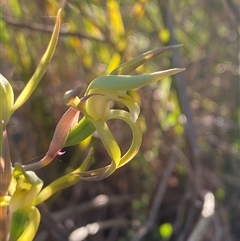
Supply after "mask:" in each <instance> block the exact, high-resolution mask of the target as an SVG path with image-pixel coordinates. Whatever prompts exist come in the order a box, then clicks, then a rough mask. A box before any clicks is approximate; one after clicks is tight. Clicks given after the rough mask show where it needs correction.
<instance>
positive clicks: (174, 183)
mask: <svg viewBox="0 0 240 241" xmlns="http://www.w3.org/2000/svg"><path fill="white" fill-rule="evenodd" d="M0 4H1V14H0V15H1V19H0V39H1V43H0V44H1V45H0V49H1V51H0V63H1V65H0V66H1V67H0V69H1V73H2V74H3V75H4V76H5V77H6V78H7V79H8V80H9V81H10V83H11V84H12V86H13V88H14V92H15V96H17V95H18V94H19V93H20V91H21V90H22V89H23V87H24V86H25V84H26V83H27V81H28V80H29V78H30V77H31V75H32V74H33V72H34V70H35V69H36V66H37V65H38V63H39V60H40V58H41V56H42V54H43V53H44V51H45V49H46V47H47V44H48V42H49V40H50V36H51V32H52V29H53V26H54V22H55V16H56V13H57V11H58V9H59V8H60V7H61V8H63V12H62V26H61V33H60V36H59V42H58V45H57V49H56V52H55V54H54V56H53V59H52V61H51V64H50V65H49V67H48V70H47V72H46V74H45V75H44V77H43V79H42V81H41V83H40V85H39V87H38V88H37V90H36V91H35V92H34V94H33V95H32V97H31V98H30V100H28V102H27V103H26V104H25V105H24V106H23V107H21V108H20V109H19V110H18V111H17V112H16V113H15V114H14V116H13V117H12V119H11V122H10V123H9V126H8V131H9V136H10V142H11V143H10V144H11V155H12V160H13V162H20V163H31V162H36V161H38V160H39V159H40V158H41V157H42V156H43V155H44V153H45V152H46V151H47V149H48V146H49V143H50V141H51V138H52V135H53V132H54V129H55V126H56V123H57V122H58V120H59V119H60V117H61V115H62V114H63V113H64V112H65V111H66V109H67V107H66V106H65V105H64V103H63V100H62V97H63V95H64V93H65V92H66V91H67V90H69V89H72V88H74V87H76V86H78V85H79V84H84V85H87V84H88V83H90V82H91V81H92V80H93V79H94V78H96V77H98V76H100V75H104V74H106V73H109V71H110V70H112V69H113V68H115V67H116V66H117V65H119V64H120V63H123V62H126V61H128V60H130V59H132V58H134V57H136V56H138V55H139V54H142V53H144V52H146V51H148V50H151V49H154V48H159V47H162V46H168V45H172V44H183V46H182V47H181V48H179V49H177V50H174V51H168V52H166V53H164V54H162V55H161V56H159V57H156V58H154V59H153V60H151V61H149V62H147V63H146V64H144V65H143V66H141V67H139V68H138V69H137V70H136V72H135V73H133V74H142V73H149V72H154V71H159V70H163V69H168V68H173V67H184V68H186V71H185V72H183V73H182V74H178V75H176V76H173V77H171V78H166V79H164V80H163V81H160V82H158V83H155V84H152V85H150V86H147V87H144V88H142V89H139V90H138V91H136V92H134V93H132V94H133V96H134V98H135V99H136V100H137V101H138V102H139V104H140V105H141V115H140V123H141V126H142V130H143V142H142V147H141V150H140V152H139V153H138V154H137V156H136V157H135V158H134V159H133V160H132V161H131V162H130V163H129V164H127V165H126V166H124V167H122V168H121V169H119V170H118V171H116V172H115V173H114V174H113V175H112V176H110V177H109V178H107V179H105V180H103V181H99V182H87V181H80V182H79V183H77V184H76V185H75V186H73V187H71V188H67V189H65V190H63V191H62V192H59V193H57V194H56V195H54V196H53V197H52V198H51V199H49V200H48V201H47V202H46V203H44V204H42V205H40V206H39V208H40V210H41V214H42V220H41V225H40V229H39V231H38V234H37V236H36V238H35V240H36V241H39V240H45V241H50V240H52V241H62V240H70V241H76V240H78V241H80V240H87V241H96V240H97V241H103V240H104V241H115V240H116V241H129V240H131V241H138V240H146V241H158V240H169V241H185V240H188V241H195V240H203V241H213V240H214V241H226V240H227V241H237V240H240V175H239V174H240V168H239V163H240V157H239V149H240V142H239V136H240V132H239V119H240V106H239V103H240V99H239V98H240V97H239V89H240V88H239V72H240V71H239V31H240V22H239V10H240V8H239V2H238V1H237V0H221V1H207V0H202V1H197V0H184V1H183V0H179V1H167V0H165V1H164V0H158V1H157V0H151V1H148V0H137V1H133V0H122V1H117V0H106V1H97V0H88V1H87V0H81V1H80V0H65V1H57V0H35V1H30V0H25V1H22V0H8V1H7V0H2V1H1V3H0ZM121 107H122V106H120V105H119V104H118V103H115V108H121ZM109 125H110V127H111V130H112V131H113V133H114V134H115V136H116V138H117V140H118V142H119V143H120V146H121V148H122V151H123V152H124V151H126V150H127V148H128V146H129V144H130V141H131V135H130V134H129V133H130V131H129V129H128V126H126V125H125V124H124V123H122V122H121V121H111V122H109ZM90 147H94V151H95V153H94V165H93V168H96V167H100V166H104V165H106V164H108V163H109V161H110V159H109V157H108V155H107V152H106V151H105V149H104V148H103V145H102V143H101V141H100V140H99V139H98V137H97V135H93V137H92V138H88V139H87V140H85V141H84V142H82V143H80V144H79V145H77V146H74V147H70V148H66V149H65V151H66V153H65V155H62V156H60V157H58V158H56V159H55V160H54V161H53V162H52V163H51V164H50V165H49V166H47V167H45V168H43V169H42V170H40V171H38V172H37V174H38V175H39V177H41V178H42V179H43V181H44V183H45V185H47V184H49V183H50V182H51V181H53V180H55V179H56V178H58V177H60V176H61V175H63V174H65V173H68V172H69V171H71V170H73V169H74V168H76V167H77V166H79V165H80V163H81V162H82V161H83V159H84V158H85V156H86V154H87V152H88V150H89V148H90ZM207 208H210V213H208V214H206V212H205V211H206V209H207ZM212 209H214V210H212ZM204 210H205V211H204ZM212 211H214V213H211V212H212ZM194 235H196V236H194ZM196 237H197V238H198V239H197V238H196Z"/></svg>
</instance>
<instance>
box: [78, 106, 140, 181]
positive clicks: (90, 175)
mask: <svg viewBox="0 0 240 241" xmlns="http://www.w3.org/2000/svg"><path fill="white" fill-rule="evenodd" d="M110 119H120V120H122V121H124V122H126V123H127V124H128V125H129V126H130V128H131V130H132V135H133V136H132V142H131V145H130V148H129V149H128V151H127V152H126V153H125V154H124V155H123V156H122V157H121V158H120V160H119V161H118V162H117V165H116V163H115V162H114V161H112V163H111V164H110V165H108V166H106V167H102V168H98V169H95V170H91V171H86V172H82V173H79V175H80V177H81V179H84V180H88V181H98V180H102V179H104V178H106V177H108V176H110V175H111V174H112V173H113V172H114V171H115V170H116V169H117V168H119V167H121V166H123V165H125V164H126V163H128V162H129V161H130V160H131V159H132V158H133V157H134V156H135V155H136V154H137V153H138V151H139V148H140V146H141V142H142V132H141V128H140V125H139V123H138V122H136V123H133V122H132V120H131V119H130V114H129V113H128V112H127V111H124V110H110V111H109V116H108V118H107V120H110ZM105 125H106V123H105ZM100 127H101V126H97V127H96V128H97V130H98V128H100ZM105 137H106V139H107V140H108V138H107V135H106V136H105ZM103 141H104V140H103ZM108 148H109V147H108ZM111 151H112V150H111Z"/></svg>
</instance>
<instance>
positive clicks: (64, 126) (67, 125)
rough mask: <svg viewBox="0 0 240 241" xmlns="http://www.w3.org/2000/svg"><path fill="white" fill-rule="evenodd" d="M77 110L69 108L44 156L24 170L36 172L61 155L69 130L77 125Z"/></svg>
mask: <svg viewBox="0 0 240 241" xmlns="http://www.w3.org/2000/svg"><path fill="white" fill-rule="evenodd" d="M79 114H80V112H79V110H77V109H75V108H73V107H70V108H69V109H68V110H67V111H66V112H65V113H64V115H63V116H62V118H61V119H60V121H59V122H58V124H57V126H56V129H55V132H54V135H53V138H52V141H51V143H50V146H49V149H48V152H47V154H46V156H45V157H44V158H43V159H42V160H40V161H39V162H36V163H33V164H29V165H26V166H24V170H25V171H27V170H37V169H40V168H42V167H44V166H46V165H48V164H49V163H50V162H51V161H52V160H53V159H54V158H55V157H56V156H57V155H62V154H63V152H60V151H61V149H62V148H63V147H64V145H65V143H66V140H67V138H68V135H69V132H70V130H71V129H72V128H73V127H74V126H75V125H76V124H77V122H78V119H79Z"/></svg>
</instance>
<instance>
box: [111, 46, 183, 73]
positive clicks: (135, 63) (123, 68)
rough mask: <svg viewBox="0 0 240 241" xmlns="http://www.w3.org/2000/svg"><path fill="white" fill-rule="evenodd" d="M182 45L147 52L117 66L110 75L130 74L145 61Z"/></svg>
mask: <svg viewBox="0 0 240 241" xmlns="http://www.w3.org/2000/svg"><path fill="white" fill-rule="evenodd" d="M181 46H182V45H181V44H179V45H172V46H167V47H163V48H158V49H154V50H151V51H148V52H146V53H144V54H141V55H139V56H138V57H136V58H134V59H132V60H130V61H128V62H126V63H123V64H121V65H119V66H118V67H117V68H115V69H114V70H113V71H112V72H111V73H110V75H125V74H129V73H130V72H132V71H133V70H135V69H136V68H137V67H139V66H140V65H142V64H144V63H145V62H146V61H148V60H150V59H152V58H153V57H156V56H157V55H159V54H162V53H164V52H165V51H167V50H170V49H175V48H179V47H181Z"/></svg>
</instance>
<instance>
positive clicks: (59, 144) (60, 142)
mask: <svg viewBox="0 0 240 241" xmlns="http://www.w3.org/2000/svg"><path fill="white" fill-rule="evenodd" d="M79 113H80V112H79V111H78V110H76V109H74V108H72V107H71V108H69V109H68V110H67V111H66V112H65V114H64V115H63V116H62V118H61V119H60V121H59V122H58V124H57V127H56V129H55V132H54V135H53V139H52V141H51V144H50V146H49V149H48V152H47V156H49V157H52V158H54V157H55V156H57V155H59V154H61V152H60V151H61V149H62V148H63V147H64V145H65V143H66V140H67V138H68V135H69V132H70V130H71V129H72V128H73V127H74V126H75V125H76V124H77V122H78V118H79Z"/></svg>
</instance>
